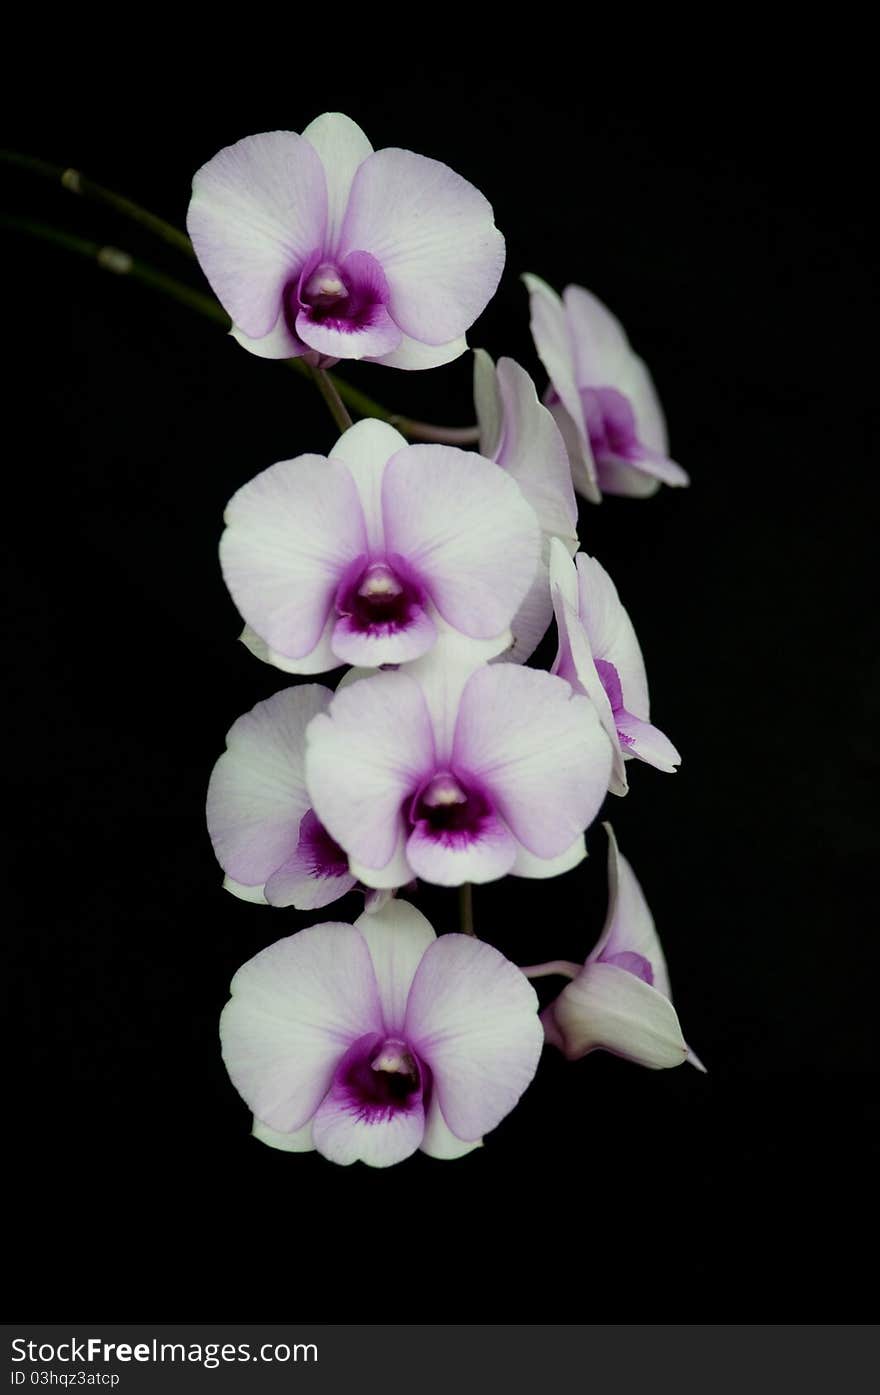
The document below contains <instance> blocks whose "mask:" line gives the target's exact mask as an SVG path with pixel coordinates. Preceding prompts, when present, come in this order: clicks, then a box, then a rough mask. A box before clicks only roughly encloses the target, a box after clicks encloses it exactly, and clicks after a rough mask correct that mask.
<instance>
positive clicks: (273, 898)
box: [266, 849, 357, 911]
mask: <svg viewBox="0 0 880 1395" xmlns="http://www.w3.org/2000/svg"><path fill="white" fill-rule="evenodd" d="M356 885H357V877H353V876H352V875H351V873H350V872H343V873H342V874H341V875H337V876H332V875H331V876H316V875H315V873H314V871H313V869H312V867H311V865H310V863H309V862H308V861H307V860H306V859H305V858H304V857H303V855H302V853H300V852H299V851H298V850H296V849H295V850H294V851H293V852H292V853H291V854H290V857H288V859H287V861H286V862H284V863H282V865H281V866H280V867H279V868H278V869H277V870H276V871H275V872H273V873H272V875H271V877H270V878H269V880H268V881H267V882H266V900H267V902H268V903H269V905H270V906H295V907H296V909H297V910H298V911H317V910H321V909H322V908H323V907H324V906H329V905H332V903H333V902H334V901H338V900H339V898H340V896H345V894H346V892H349V891H351V889H352V887H354V886H356Z"/></svg>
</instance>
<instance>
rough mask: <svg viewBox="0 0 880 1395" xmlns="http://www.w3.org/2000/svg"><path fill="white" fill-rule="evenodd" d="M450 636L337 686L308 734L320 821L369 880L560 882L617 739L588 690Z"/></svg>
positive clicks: (577, 857)
mask: <svg viewBox="0 0 880 1395" xmlns="http://www.w3.org/2000/svg"><path fill="white" fill-rule="evenodd" d="M484 657H485V655H484V654H481V653H480V652H479V646H475V645H469V644H465V643H464V642H462V641H459V640H456V639H455V638H454V637H452V636H450V637H446V638H444V640H443V641H441V642H440V643H439V644H438V646H437V648H436V649H435V650H434V651H433V652H432V653H431V654H430V655H428V656H426V658H424V659H420V660H419V661H418V662H417V663H414V664H410V665H408V666H407V668H406V669H405V670H401V671H399V672H397V673H380V674H377V675H375V676H373V677H368V678H361V679H360V680H359V681H356V682H352V683H350V684H348V685H347V686H345V687H341V688H340V689H339V690H338V691H337V693H336V696H335V697H334V699H333V701H332V703H331V704H330V706H329V708H328V709H327V711H326V712H325V713H321V714H320V715H319V716H317V717H315V719H314V720H313V721H312V722H311V723H310V725H309V728H308V731H307V733H306V741H307V750H306V783H307V786H308V791H309V797H310V799H311V801H312V805H313V807H314V809H315V812H316V813H317V815H318V817H319V819H320V820H321V823H322V824H323V825H324V827H325V828H326V829H327V830H328V831H329V833H330V835H331V837H333V838H334V839H335V841H336V842H337V843H338V844H339V845H340V847H342V848H344V849H345V851H346V852H347V853H348V856H349V861H350V866H351V871H352V873H353V874H354V875H355V876H357V877H358V879H359V880H360V881H361V882H363V883H364V885H366V886H372V887H377V888H383V887H397V886H403V885H405V884H406V883H408V882H410V881H412V880H413V878H414V877H420V878H422V879H423V880H424V881H427V882H435V883H437V884H439V885H441V886H459V885H461V884H462V883H463V882H489V881H494V880H496V878H498V877H503V876H506V875H507V873H508V872H512V873H513V874H514V875H516V876H522V877H551V876H555V875H557V874H558V873H560V872H563V871H567V870H568V869H569V868H570V867H574V866H576V865H577V863H578V862H580V861H581V859H582V858H583V857H584V856H585V849H584V838H583V833H584V829H585V828H587V827H588V826H589V824H590V823H592V821H593V819H594V818H595V817H596V814H597V813H598V811H599V808H600V806H601V804H602V800H603V797H604V795H605V791H606V789H607V786H608V778H609V773H610V769H611V744H610V742H609V740H608V737H607V735H606V733H605V732H604V731H603V729H602V727H601V725H600V723H599V719H598V717H597V715H596V711H595V708H594V707H593V705H592V703H591V702H589V701H588V699H586V698H584V697H581V696H576V695H573V694H572V690H571V687H570V686H569V684H568V683H566V682H563V680H562V679H561V678H555V677H552V676H551V675H550V674H548V673H541V672H538V671H537V670H535V669H529V668H522V667H520V666H519V665H517V664H486V663H485V662H483V658H484Z"/></svg>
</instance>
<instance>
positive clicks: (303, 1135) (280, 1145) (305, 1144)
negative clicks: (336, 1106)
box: [251, 1119, 315, 1153]
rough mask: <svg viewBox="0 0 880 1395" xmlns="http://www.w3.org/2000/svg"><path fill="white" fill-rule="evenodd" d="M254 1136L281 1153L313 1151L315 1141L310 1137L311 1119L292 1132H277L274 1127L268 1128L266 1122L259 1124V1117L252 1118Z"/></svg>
mask: <svg viewBox="0 0 880 1395" xmlns="http://www.w3.org/2000/svg"><path fill="white" fill-rule="evenodd" d="M251 1133H252V1134H253V1136H254V1138H257V1139H259V1141H260V1142H261V1143H265V1144H266V1145H267V1147H269V1148H277V1149H279V1151H280V1152H282V1153H313V1152H314V1151H315V1143H314V1139H313V1138H312V1121H311V1119H310V1120H309V1122H308V1123H307V1124H303V1126H302V1128H301V1129H294V1130H293V1132H292V1133H278V1132H277V1130H275V1129H270V1128H268V1127H267V1125H266V1124H261V1123H260V1121H259V1119H254V1126H253V1128H252V1129H251Z"/></svg>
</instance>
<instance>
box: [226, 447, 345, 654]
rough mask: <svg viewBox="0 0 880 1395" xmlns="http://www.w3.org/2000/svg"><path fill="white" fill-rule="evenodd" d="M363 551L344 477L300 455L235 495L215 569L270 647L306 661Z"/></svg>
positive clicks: (335, 466) (334, 467)
mask: <svg viewBox="0 0 880 1395" xmlns="http://www.w3.org/2000/svg"><path fill="white" fill-rule="evenodd" d="M365 547H366V536H365V529H364V519H363V514H362V512H361V508H360V503H359V500H358V495H357V490H356V487H355V483H354V480H353V479H352V477H351V474H350V473H349V471H348V470H347V469H346V468H345V466H344V465H343V464H342V463H341V462H340V461H336V460H325V459H324V458H323V457H321V456H316V455H301V456H299V457H298V458H297V459H295V460H285V461H281V462H280V463H279V464H277V465H272V466H270V467H269V469H268V470H263V471H262V472H261V473H260V474H259V475H257V476H256V478H255V479H252V480H251V481H250V483H248V484H246V485H244V486H243V487H242V488H241V489H239V490H238V492H237V493H236V494H234V495H233V497H232V499H231V501H230V503H229V504H228V506H227V509H226V530H225V532H224V534H223V537H222V539H221V541H220V562H221V566H222V568H223V576H224V579H225V581H226V584H227V586H228V587H229V590H230V592H231V594H232V599H233V600H234V601H235V604H236V606H237V607H238V609H239V611H240V613H241V614H242V616H243V617H244V619H245V620H246V621H247V623H248V624H249V625H250V626H251V628H252V629H253V630H255V631H256V633H257V634H258V635H259V636H260V638H261V639H263V640H264V642H265V643H266V644H267V645H268V647H269V648H270V649H274V650H276V651H277V652H278V653H280V654H283V655H284V656H285V657H286V658H287V659H289V660H297V659H307V658H308V656H309V654H310V653H311V651H312V650H314V649H315V647H316V646H317V645H318V643H319V641H320V640H321V638H322V633H323V631H324V627H325V625H326V622H327V617H328V615H329V613H330V609H331V606H332V604H333V599H334V596H335V593H336V587H337V585H338V583H339V579H340V577H341V576H342V574H343V573H344V571H345V569H346V567H347V566H349V565H350V564H351V563H352V562H353V561H354V560H355V558H356V557H358V556H360V555H361V554H362V553H363V552H364V550H365ZM334 667H335V665H334Z"/></svg>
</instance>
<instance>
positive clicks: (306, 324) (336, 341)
mask: <svg viewBox="0 0 880 1395" xmlns="http://www.w3.org/2000/svg"><path fill="white" fill-rule="evenodd" d="M296 330H297V334H298V335H299V337H300V338H301V339H302V340H303V341H304V342H305V343H306V344H308V346H309V348H310V349H315V350H316V351H317V352H318V353H319V354H324V355H326V356H327V358H337V359H339V358H354V359H359V358H380V357H381V356H382V355H383V354H390V353H392V352H393V351H394V350H395V349H396V348H397V347H398V346H399V344H400V342H401V338H402V336H401V333H400V330H399V329H398V327H397V325H396V324H395V323H394V321H393V320H392V318H391V316H390V315H389V313H388V311H387V310H386V309H385V306H384V305H374V306H372V307H371V309H370V312H369V316H368V318H367V319H365V320H364V322H363V323H360V321H359V322H357V323H355V324H349V323H347V322H346V321H344V320H338V321H337V320H326V321H324V322H323V323H321V322H316V321H314V320H312V319H310V318H309V315H308V314H307V312H306V311H304V310H301V311H300V312H299V314H298V315H297V317H296Z"/></svg>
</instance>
